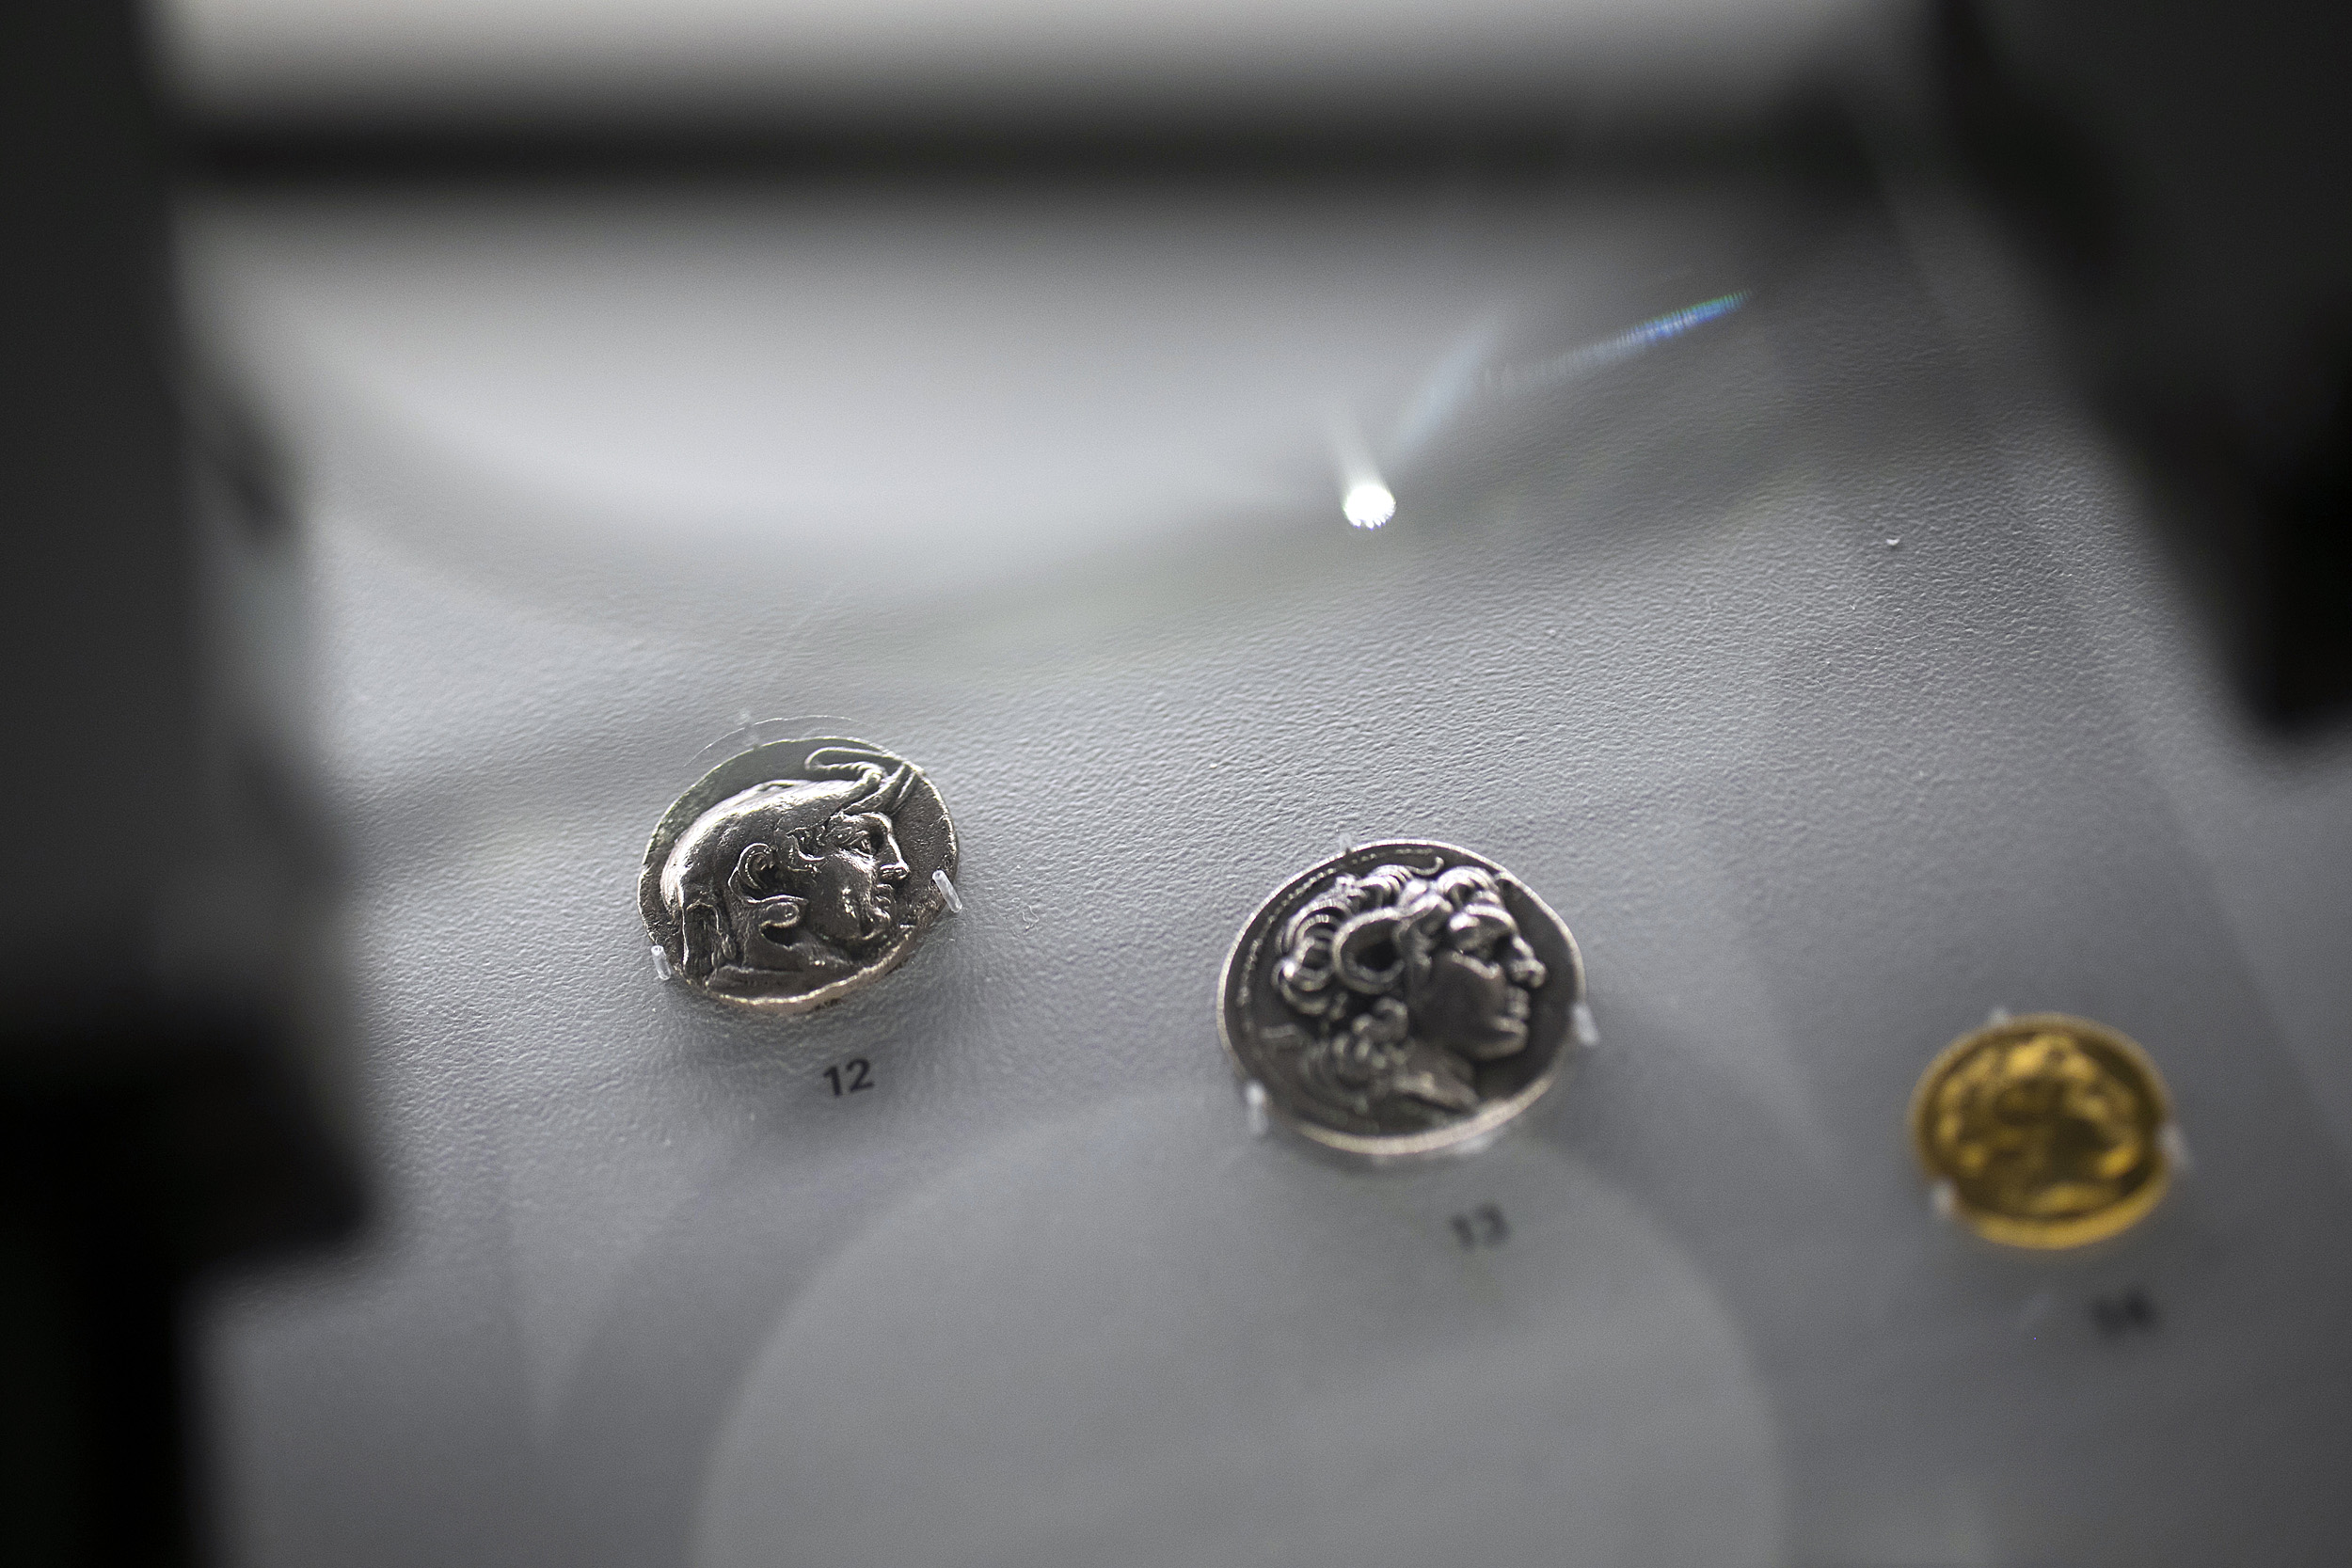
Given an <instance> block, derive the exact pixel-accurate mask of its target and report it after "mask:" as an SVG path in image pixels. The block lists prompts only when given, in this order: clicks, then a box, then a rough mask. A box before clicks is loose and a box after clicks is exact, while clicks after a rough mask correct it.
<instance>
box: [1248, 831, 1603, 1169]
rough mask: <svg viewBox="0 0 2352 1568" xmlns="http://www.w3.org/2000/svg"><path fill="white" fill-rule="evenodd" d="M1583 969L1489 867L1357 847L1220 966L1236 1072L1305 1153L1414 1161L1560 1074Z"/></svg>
mask: <svg viewBox="0 0 2352 1568" xmlns="http://www.w3.org/2000/svg"><path fill="white" fill-rule="evenodd" d="M1583 997H1584V966H1583V961H1582V959H1581V958H1580V957H1579V956H1578V954H1577V950H1576V941H1575V939H1574V938H1573V937H1571V936H1569V935H1568V928H1567V927H1565V925H1563V924H1561V921H1560V917H1559V916H1558V915H1556V914H1554V913H1552V912H1551V911H1550V910H1549V909H1548V908H1546V907H1545V905H1544V902H1543V900H1542V899H1540V898H1538V897H1536V896H1535V895H1534V894H1533V893H1531V892H1529V891H1528V889H1527V887H1526V886H1525V885H1524V884H1523V883H1521V882H1520V881H1519V880H1518V878H1516V877H1514V876H1512V875H1511V874H1510V873H1509V872H1507V871H1505V870H1503V869H1502V867H1501V866H1499V865H1497V864H1495V863H1493V862H1492V861H1489V860H1485V859H1483V858H1481V857H1479V856H1477V855H1473V854H1471V853H1470V852H1469V851H1468V850H1464V849H1456V848H1454V847H1451V846H1450V845H1443V844H1427V843H1422V842H1418V841H1406V842H1399V843H1390V844H1369V845H1365V846H1364V847H1361V848H1358V849H1351V850H1349V851H1348V852H1347V853H1346V854H1344V855H1341V856H1339V857H1337V858H1336V859H1333V860H1328V861H1326V862H1324V863H1322V864H1321V865H1317V866H1314V867H1312V868H1311V869H1310V870H1308V871H1306V872H1304V873H1302V874H1301V875H1299V876H1297V877H1295V878H1294V879H1292V880H1291V881H1289V882H1288V883H1286V884H1285V885H1284V886H1283V887H1282V888H1281V889H1280V890H1279V892H1277V893H1276V894H1275V895H1274V896H1273V897H1271V898H1269V899H1267V900H1266V901H1265V903H1264V904H1263V906H1261V907H1260V909H1259V910H1258V912H1257V913H1256V914H1254V915H1252V916H1250V918H1249V924H1248V926H1246V927H1243V930H1242V933H1241V938H1240V940H1239V941H1238V942H1235V943H1234V944H1233V951H1232V954H1231V955H1230V956H1229V957H1228V958H1226V960H1225V974H1224V978H1223V980H1222V981H1221V982H1220V985H1219V992H1218V1000H1219V1007H1218V1025H1219V1029H1220V1031H1221V1032H1222V1034H1223V1036H1224V1038H1225V1048H1226V1050H1227V1051H1228V1052H1229V1053H1232V1058H1233V1065H1234V1069H1235V1070H1236V1071H1238V1072H1240V1073H1241V1074H1242V1076H1243V1077H1244V1078H1245V1079H1248V1080H1253V1081H1255V1082H1256V1083H1258V1084H1260V1085H1263V1087H1264V1089H1265V1093H1266V1104H1267V1107H1268V1109H1269V1110H1271V1111H1272V1112H1273V1113H1274V1114H1275V1115H1277V1116H1279V1117H1281V1118H1282V1120H1283V1121H1285V1122H1286V1123H1288V1124H1289V1125H1290V1126H1292V1127H1294V1128H1295V1129H1296V1130H1297V1131H1298V1132H1303V1133H1305V1134H1306V1135H1307V1136H1308V1137H1310V1138H1312V1139H1314V1140H1315V1141H1316V1142H1318V1143H1322V1144H1326V1145H1328V1146H1329V1147H1331V1148H1342V1149H1346V1150H1348V1151H1350V1152H1352V1153H1359V1154H1375V1155H1386V1154H1421V1153H1429V1152H1434V1151H1436V1150H1438V1149H1442V1148H1449V1147H1452V1146H1454V1145H1457V1144H1461V1143H1464V1142H1466V1141H1468V1140H1470V1139H1474V1138H1477V1137H1478V1136H1480V1135H1481V1134H1483V1133H1486V1132H1489V1131H1491V1130H1493V1129H1495V1128H1497V1127H1500V1126H1502V1123H1504V1122H1505V1121H1508V1120H1509V1119H1510V1118H1511V1117H1515V1116H1517V1115H1518V1113H1519V1112H1521V1111H1523V1110H1525V1109H1526V1108H1527V1107H1528V1106H1529V1105H1530V1104H1533V1103H1534V1101H1535V1098H1536V1097H1537V1096H1538V1095H1540V1094H1542V1093H1543V1092H1544V1090H1545V1089H1547V1088H1548V1087H1549V1086H1550V1085H1551V1084H1552V1083H1553V1081H1554V1080H1556V1079H1557V1078H1558V1077H1559V1075H1560V1071H1561V1069H1562V1068H1563V1067H1564V1066H1565V1062H1566V1058H1567V1054H1568V1051H1569V1041H1570V1038H1571V1033H1572V1031H1571V1018H1572V1015H1573V1013H1574V1010H1575V1007H1576V1005H1577V1004H1578V1003H1579V1002H1581V1001H1582V1000H1583Z"/></svg>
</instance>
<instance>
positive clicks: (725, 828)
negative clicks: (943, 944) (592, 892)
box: [637, 738, 956, 1012]
mask: <svg viewBox="0 0 2352 1568" xmlns="http://www.w3.org/2000/svg"><path fill="white" fill-rule="evenodd" d="M935 871H937V872H945V873H946V875H947V877H948V878H950V879H953V878H954V876H955V873H956V832H955V827H954V825H953V824H952V823H950V822H949V821H948V820H947V809H946V806H945V805H944V804H942V802H941V801H940V799H939V792H938V791H937V790H935V789H933V788H932V787H931V782H930V780H929V779H927V778H925V777H924V776H923V773H922V770H921V769H920V768H916V767H915V766H914V764H913V763H910V762H908V761H906V760H905V759H903V758H901V757H897V756H894V755H892V754H891V753H890V752H885V751H882V749H881V748H879V747H876V746H870V745H868V744H866V742H865V741H862V740H842V739H831V738H828V739H820V740H779V741H773V742H771V743H770V744H768V745H765V746H755V747H754V748H752V749H751V750H750V751H747V752H742V753H740V754H739V755H737V756H733V757H730V758H728V759H727V760H726V761H725V762H723V763H721V764H720V765H719V766H718V767H716V768H712V769H711V770H710V771H709V772H707V773H706V774H704V775H703V776H702V778H701V779H699V780H697V781H696V782H695V784H693V786H692V787H691V788H690V789H688V790H687V792H686V793H685V794H684V795H682V796H680V797H678V800H677V803H676V804H675V805H673V806H672V807H671V808H670V809H669V811H668V812H667V813H666V814H664V815H663V816H662V818H661V821H660V825H659V826H658V827H656V828H655V829H654V832H653V842H652V843H650V844H649V845H647V846H646V847H645V868H644V874H643V875H642V876H641V877H640V878H639V879H638V885H637V899H638V906H639V908H640V909H641V910H642V911H643V912H644V917H645V930H646V933H647V934H648V935H649V936H650V937H651V938H652V939H653V942H654V943H655V945H657V946H658V947H660V949H661V951H662V953H663V954H664V955H665V956H666V957H667V958H669V960H670V966H671V969H672V971H673V972H674V973H675V974H676V975H677V977H678V978H679V979H680V980H681V981H683V982H684V983H685V984H687V985H688V986H691V987H692V988H694V989H695V990H701V991H705V992H707V993H708V994H710V995H712V996H721V997H724V998H726V999H727V1000H729V1001H732V1002H741V1003H748V1004H752V1005H755V1006H763V1007H769V1008H772V1009H774V1010H777V1011H782V1012H802V1011H805V1010H806V1009H808V1008H811V1007H817V1006H823V1005H824V1004H825V1003H827V1002H831V1001H834V999H836V998H838V997H841V996H845V995H847V994H848V993H849V992H850V991H852V990H856V989H857V988H858V987H860V986H862V985H864V984H866V982H867V981H869V980H872V979H873V978H875V977H876V976H877V975H880V974H885V973H887V972H888V971H889V970H891V969H893V968H895V967H896V966H897V965H898V963H899V962H900V961H901V960H903V959H904V958H906V956H907V954H908V953H910V952H911V951H913V950H914V944H915V942H916V941H917V940H919V939H920V938H921V936H922V934H923V932H924V931H925V930H926V929H928V928H929V927H930V923H931V921H932V920H933V919H934V918H936V917H937V915H938V913H939V911H940V909H941V907H942V905H943V904H944V903H945V898H944V896H943V895H942V894H941V893H940V892H939V889H938V887H937V885H936V884H935V883H934V882H933V881H932V879H931V874H932V873H933V872H935Z"/></svg>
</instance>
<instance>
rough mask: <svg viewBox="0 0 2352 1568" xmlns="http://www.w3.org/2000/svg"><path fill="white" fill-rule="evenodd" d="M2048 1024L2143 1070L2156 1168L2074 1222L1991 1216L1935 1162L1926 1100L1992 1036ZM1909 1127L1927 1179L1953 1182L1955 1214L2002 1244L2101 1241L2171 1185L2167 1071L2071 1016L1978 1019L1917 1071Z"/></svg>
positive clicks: (2139, 1050) (2091, 1022)
mask: <svg viewBox="0 0 2352 1568" xmlns="http://www.w3.org/2000/svg"><path fill="white" fill-rule="evenodd" d="M2045 1029H2046V1030H2056V1031H2061V1032H2064V1033H2067V1034H2072V1035H2078V1036H2086V1037H2090V1038H2091V1039H2093V1040H2096V1041H2097V1042H2098V1043H2099V1044H2100V1045H2102V1046H2105V1047H2106V1049H2108V1050H2110V1051H2112V1052H2114V1053H2115V1054H2117V1055H2118V1056H2121V1057H2122V1059H2123V1060H2124V1061H2125V1062H2127V1063H2129V1064H2130V1065H2131V1066H2132V1067H2133V1068H2134V1069H2137V1071H2138V1073H2139V1075H2140V1077H2141V1079H2142V1080H2143V1081H2144V1082H2145V1084H2146V1085H2147V1087H2148V1090H2149V1098H2150V1100H2151V1101H2153V1103H2154V1107H2155V1116H2154V1117H2153V1120H2152V1122H2151V1124H2150V1127H2149V1131H2150V1132H2151V1134H2152V1135H2153V1141H2152V1144H2151V1148H2152V1149H2153V1159H2154V1162H2155V1170H2154V1172H2153V1174H2152V1175H2151V1176H2150V1177H2149V1178H2148V1180H2146V1181H2144V1182H2142V1183H2141V1184H2140V1185H2139V1186H2138V1187H2137V1188H2136V1189H2134V1190H2133V1191H2132V1192H2131V1193H2130V1194H2129V1195H2127V1196H2124V1197H2122V1198H2121V1199H2119V1200H2118V1201H2117V1202H2115V1203H2113V1204H2111V1205H2109V1206H2108V1207H2107V1208H2105V1209H2102V1210H2100V1211H2099V1212H2096V1213H2093V1214H2081V1215H2077V1216H2075V1217H2074V1218H2072V1219H2058V1220H2033V1219H2020V1218H2018V1217H2016V1216H2015V1215H2012V1214H1998V1213H1994V1212H1992V1211H1990V1210H1986V1209H1981V1208H1979V1207H1977V1206H1976V1205H1974V1204H1972V1203H1970V1202H1968V1200H1967V1199H1966V1198H1965V1197H1963V1196H1962V1195H1961V1191H1960V1184H1959V1183H1958V1182H1956V1181H1953V1180H1952V1179H1951V1176H1950V1173H1948V1172H1947V1171H1946V1170H1945V1169H1944V1168H1943V1166H1942V1165H1941V1164H1938V1163H1937V1161H1936V1158H1935V1154H1934V1149H1933V1145H1932V1143H1931V1140H1930V1138H1929V1136H1928V1125H1927V1123H1928V1102H1929V1101H1930V1099H1931V1096H1932V1094H1933V1091H1934V1088H1935V1085H1938V1084H1940V1083H1942V1082H1943V1081H1944V1079H1945V1077H1946V1075H1947V1074H1948V1073H1949V1072H1950V1071H1951V1070H1952V1069H1953V1068H1954V1067H1955V1066H1957V1065H1958V1064H1959V1063H1960V1062H1961V1061H1962V1060H1963V1058H1965V1057H1967V1056H1969V1055H1971V1054H1973V1053H1976V1052H1977V1051H1979V1050H1980V1049H1981V1048H1982V1047H1983V1046H1984V1045H1985V1044H1986V1043H1987V1042H1988V1041H1991V1040H1993V1039H1994V1038H1998V1037H2005V1036H2010V1035H2018V1034H2032V1033H2034V1032H2036V1031H2038V1030H2045ZM1904 1125H1905V1127H1906V1128H1907V1130H1908V1131H1909V1132H1910V1134H1911V1153H1912V1158H1914V1159H1915V1160H1916V1161H1917V1162H1918V1163H1919V1168H1920V1169H1921V1170H1922V1171H1924V1172H1926V1173H1927V1178H1928V1180H1931V1181H1934V1182H1939V1183H1949V1185H1950V1191H1951V1195H1952V1213H1953V1216H1954V1217H1955V1218H1956V1219H1958V1220H1959V1221H1960V1223H1961V1224H1963V1225H1964V1226H1966V1227H1968V1228H1969V1229H1970V1230H1971V1231H1973V1232H1974V1233H1976V1234H1977V1235H1979V1236H1981V1237H1983V1238H1984V1239H1985V1240H1986V1241H1988V1242H1997V1243H2001V1244H2002V1245H2003V1246H2013V1247H2026V1248H2029V1249H2031V1250H2034V1251H2037V1252H2061V1251H2064V1250H2066V1249H2067V1248H2070V1247H2078V1246H2089V1245H2090V1243H2093V1242H2104V1241H2106V1239H2107V1238H2108V1237H2110V1236H2120V1235H2122V1233H2123V1232H2124V1231H2126V1230H2128V1229H2130V1228H2131V1227H2133V1226H2135V1225H2137V1224H2138V1223H2139V1222H2140V1221H2141V1220H2143V1219H2145V1218H2147V1216H2148V1214H2149V1213H2150V1212H2151V1211H2153V1209H2154V1208H2155V1207H2156V1205H2157V1204H2158V1203H2160V1202H2162V1201H2163V1199H2164V1196H2165V1194H2167V1193H2168V1192H2169V1191H2170V1190H2171V1187H2172V1158H2171V1154H2170V1152H2169V1150H2168V1149H2167V1148H2165V1144H2164V1133H2165V1132H2166V1131H2167V1130H2168V1129H2169V1128H2170V1127H2171V1125H2172V1090H2171V1087H2170V1085H2168V1084H2166V1083H2165V1081H2164V1074H2163V1073H2162V1072H2161V1071H2159V1070H2158V1069H2157V1068H2156V1063H2155V1059H2154V1058H2153V1057H2152V1056H2150V1055H2149V1054H2148V1052H2147V1049H2146V1048H2145V1047H2143V1046H2142V1045H2141V1044H2140V1043H2139V1042H2138V1041H2137V1040H2136V1039H2134V1038H2132V1037H2130V1036H2129V1035H2126V1034H2125V1033H2123V1031H2122V1030H2121V1029H2115V1028H2111V1027H2109V1026H2108V1025H2106V1024H2104V1023H2101V1022H2098V1021H2097V1020H2096V1019H2089V1018H2080V1017H2077V1016H2075V1015H2074V1014H2073V1013H2019V1014H2017V1015H2015V1016H2014V1017H2011V1018H2005V1019H2001V1020H1999V1021H1997V1022H1992V1023H1986V1024H1981V1025H1979V1027H1977V1028H1974V1029H1971V1030H1969V1031H1968V1032H1967V1033H1966V1034H1964V1035H1962V1036H1961V1037H1959V1038H1958V1039H1955V1040H1953V1041H1952V1042H1951V1044H1949V1045H1947V1046H1946V1047H1945V1048H1944V1049H1943V1050H1941V1051H1939V1052H1937V1053H1936V1054H1935V1059H1934V1060H1933V1061H1931V1062H1930V1063H1929V1064H1928V1066H1927V1069H1926V1070H1924V1071H1922V1072H1921V1073H1920V1074H1919V1081H1918V1083H1916V1084H1915V1085H1912V1090H1911V1104H1910V1108H1909V1110H1908V1112H1907V1113H1906V1115H1905V1117H1904Z"/></svg>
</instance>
